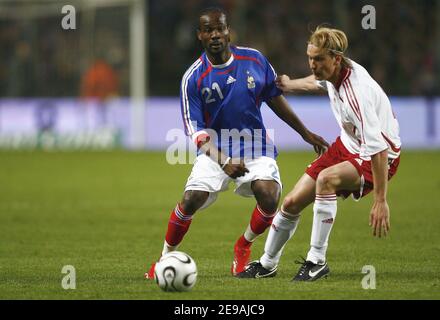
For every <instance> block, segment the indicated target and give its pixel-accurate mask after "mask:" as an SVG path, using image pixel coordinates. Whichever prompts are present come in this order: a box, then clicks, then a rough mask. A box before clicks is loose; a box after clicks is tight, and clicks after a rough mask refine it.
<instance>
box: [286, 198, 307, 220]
mask: <svg viewBox="0 0 440 320" xmlns="http://www.w3.org/2000/svg"><path fill="white" fill-rule="evenodd" d="M281 210H282V211H283V215H284V216H286V217H287V218H289V217H295V216H298V215H300V214H301V210H302V205H301V203H300V202H299V201H298V199H297V198H295V197H289V196H287V197H286V198H284V200H283V204H282V206H281Z"/></svg>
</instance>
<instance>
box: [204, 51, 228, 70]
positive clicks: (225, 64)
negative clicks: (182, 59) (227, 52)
mask: <svg viewBox="0 0 440 320" xmlns="http://www.w3.org/2000/svg"><path fill="white" fill-rule="evenodd" d="M206 60H208V62H209V64H210V65H211V66H212V67H213V68H216V69H222V68H226V67H227V66H229V65H231V63H232V61H234V54H233V53H232V52H231V57H230V58H229V60H228V61H226V62H225V63H223V64H212V63H211V61H209V58H208V56H206Z"/></svg>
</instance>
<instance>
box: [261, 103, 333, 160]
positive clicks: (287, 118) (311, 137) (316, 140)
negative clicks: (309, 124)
mask: <svg viewBox="0 0 440 320" xmlns="http://www.w3.org/2000/svg"><path fill="white" fill-rule="evenodd" d="M267 104H268V106H269V107H270V108H271V109H272V110H273V112H275V114H276V115H277V116H278V117H279V118H280V119H281V120H283V121H284V122H285V123H287V124H288V125H289V126H290V127H291V128H292V129H293V130H295V131H296V132H298V133H299V134H300V136H301V137H302V138H303V139H304V141H306V142H308V143H310V144H311V145H312V146H313V148H314V149H315V151H316V152H317V153H318V154H322V153H324V152H325V150H326V149H327V148H328V146H329V144H328V143H327V141H325V140H324V139H323V138H322V137H320V136H318V135H316V134H314V133H313V132H311V131H309V130H308V129H307V128H306V127H305V126H304V124H303V123H302V121H301V120H300V119H299V118H298V116H297V115H296V114H295V113H294V112H293V111H292V109H291V108H290V106H289V103H288V102H287V100H286V98H284V96H283V95H280V96H277V97H273V98H272V99H270V100H269V101H267Z"/></svg>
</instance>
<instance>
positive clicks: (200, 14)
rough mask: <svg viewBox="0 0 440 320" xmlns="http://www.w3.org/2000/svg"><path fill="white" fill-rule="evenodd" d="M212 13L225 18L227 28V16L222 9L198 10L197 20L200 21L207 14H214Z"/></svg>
mask: <svg viewBox="0 0 440 320" xmlns="http://www.w3.org/2000/svg"><path fill="white" fill-rule="evenodd" d="M214 12H215V13H220V14H223V15H224V16H225V18H226V25H228V26H229V22H228V14H227V13H226V11H225V10H224V9H222V8H220V7H208V8H204V9H202V10H200V12H199V19H200V17H201V16H205V15H207V14H210V13H214Z"/></svg>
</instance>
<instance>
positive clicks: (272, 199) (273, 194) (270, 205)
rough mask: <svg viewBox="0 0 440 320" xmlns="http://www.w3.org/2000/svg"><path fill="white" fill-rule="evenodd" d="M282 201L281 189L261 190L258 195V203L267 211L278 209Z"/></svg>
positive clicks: (271, 211)
mask: <svg viewBox="0 0 440 320" xmlns="http://www.w3.org/2000/svg"><path fill="white" fill-rule="evenodd" d="M279 201H280V191H279V190H278V189H275V188H274V189H266V190H261V191H260V192H259V195H258V197H257V202H258V205H259V206H260V208H261V209H263V210H264V211H265V212H267V213H273V212H275V211H276V210H277V207H278V203H279Z"/></svg>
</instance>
